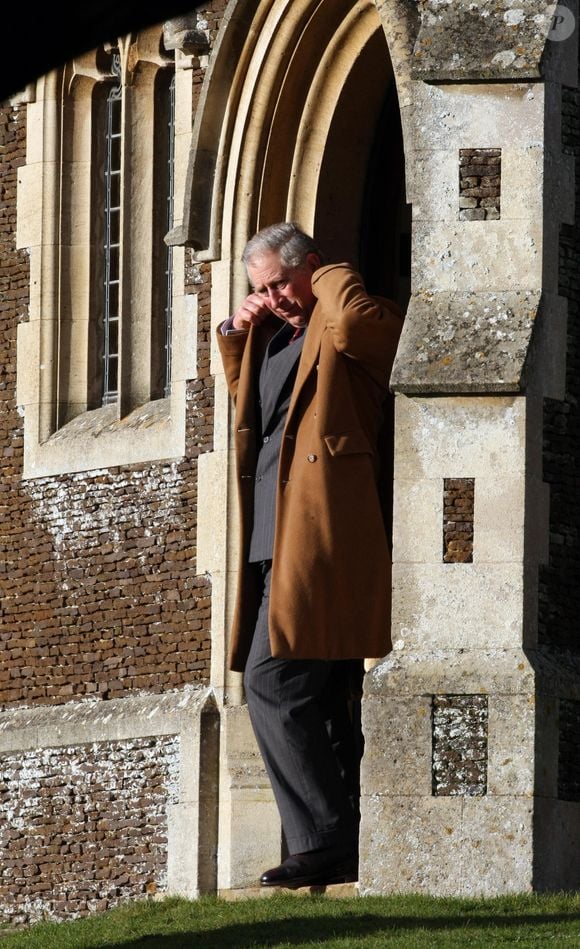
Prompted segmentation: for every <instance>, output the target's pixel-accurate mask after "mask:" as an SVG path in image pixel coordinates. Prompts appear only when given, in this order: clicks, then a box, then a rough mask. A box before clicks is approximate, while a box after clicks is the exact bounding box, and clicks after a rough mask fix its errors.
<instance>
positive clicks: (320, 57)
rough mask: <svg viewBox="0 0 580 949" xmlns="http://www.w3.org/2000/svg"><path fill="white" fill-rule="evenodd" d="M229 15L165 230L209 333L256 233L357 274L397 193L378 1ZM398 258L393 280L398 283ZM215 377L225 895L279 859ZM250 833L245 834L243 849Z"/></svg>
mask: <svg viewBox="0 0 580 949" xmlns="http://www.w3.org/2000/svg"><path fill="white" fill-rule="evenodd" d="M228 11H229V13H227V14H226V18H225V25H224V28H223V32H222V35H221V37H220V39H219V43H218V48H217V51H216V54H215V56H214V59H213V62H212V64H211V66H210V69H209V72H208V77H207V80H206V83H205V87H204V90H203V93H202V101H201V108H200V110H199V113H198V118H197V119H196V125H195V128H194V132H193V139H192V149H191V156H190V166H189V172H188V182H187V186H186V195H187V197H186V203H185V208H184V216H183V222H182V223H181V224H180V223H179V222H177V227H176V229H175V231H174V232H173V234H172V235H171V237H170V239H171V241H172V242H179V243H188V244H190V245H192V246H193V247H194V248H195V251H196V258H197V259H198V260H209V261H211V262H212V319H213V321H214V322H215V323H216V324H217V323H218V322H219V321H220V320H222V319H223V318H225V317H226V316H228V315H229V313H230V312H231V311H232V308H233V307H234V306H235V304H236V302H237V301H238V300H239V299H240V298H241V297H242V296H243V295H244V294H245V293H246V292H247V277H246V274H245V270H244V268H243V266H242V265H241V263H240V262H239V261H240V258H241V253H242V250H243V247H244V245H245V243H246V241H247V239H248V237H249V236H250V235H251V234H252V233H254V231H256V230H257V229H258V228H260V227H262V226H264V225H266V224H269V223H273V222H274V221H277V220H282V219H293V220H297V221H299V222H300V224H301V225H302V226H303V227H304V228H305V229H307V230H309V231H311V233H313V234H314V236H315V238H316V240H317V241H318V242H319V243H320V245H321V246H322V247H323V250H324V251H325V253H326V255H327V257H328V259H342V260H344V259H350V260H351V261H352V262H353V263H354V264H355V265H359V266H360V267H361V269H363V272H364V269H365V268H366V267H368V268H369V270H372V269H373V268H374V272H375V274H376V272H377V270H378V269H379V268H380V262H382V261H384V260H386V259H388V255H387V254H383V255H382V256H381V257H380V262H379V263H377V260H376V259H375V260H374V261H373V260H371V257H372V255H371V254H370V253H369V246H370V244H371V243H372V242H373V239H376V237H377V235H384V233H385V231H384V229H383V230H381V228H379V227H378V225H377V217H378V216H380V215H377V214H375V216H374V218H373V223H372V226H369V225H368V223H367V224H366V225H365V221H366V220H367V218H368V219H370V217H371V215H370V214H369V207H370V205H372V204H373V202H374V203H376V199H377V196H379V197H380V201H381V202H384V203H385V204H386V205H388V204H389V203H390V204H392V207H393V209H394V213H393V215H392V218H393V221H394V224H393V228H394V231H396V232H397V233H398V230H399V229H400V217H399V215H400V209H401V206H402V205H404V199H405V194H404V157H403V135H402V131H401V123H400V119H399V109H398V99H397V94H396V82H395V70H394V69H393V65H392V63H391V58H390V55H389V48H388V45H387V42H386V38H385V32H384V28H383V24H382V22H381V19H380V17H379V14H378V12H377V6H376V5H375V3H373V2H371V0H292V2H290V0H268V2H261V3H256V2H255V0H245V2H244V0H242V2H241V3H240V2H239V0H238V2H237V3H231V4H230V6H229V8H228ZM234 64H235V65H234ZM399 70H400V64H399ZM391 139H392V141H393V143H394V144H393V152H394V153H396V161H394V162H393V163H392V165H391V170H394V169H396V187H395V189H394V192H393V193H390V192H389V190H388V189H386V188H382V189H380V188H376V187H373V181H375V182H376V180H377V177H378V178H380V176H381V174H382V173H384V171H385V169H384V167H382V166H381V162H380V158H381V156H382V155H383V154H384V149H385V143H387V145H388V143H389V141H390V140H391ZM385 215H386V216H388V215H387V208H386V207H385ZM397 240H398V237H397ZM395 243H396V241H395V240H394V241H393V246H394V244H395ZM395 257H396V260H397V267H396V268H395V269H396V271H397V272H396V279H395V280H393V279H391V276H390V277H389V279H390V281H391V284H393V285H397V283H398V280H399V276H400V275H399V270H398V254H397V255H395ZM402 292H403V294H405V293H406V292H408V290H407V288H406V287H403V288H402ZM212 372H213V373H214V375H215V432H216V433H215V439H214V451H213V452H212V453H211V454H207V455H203V456H201V457H200V459H199V479H200V483H199V492H198V496H199V498H200V503H199V507H198V511H199V518H200V521H199V525H198V569H199V570H204V569H207V570H208V572H210V573H211V575H212V588H213V589H212V685H213V687H214V689H215V690H216V693H217V694H218V695H222V696H223V707H222V736H223V741H222V746H221V763H220V769H221V786H222V792H221V794H220V800H221V805H220V834H219V836H220V846H219V860H218V863H219V867H218V888H219V889H220V890H221V889H230V888H233V887H240V886H243V885H245V884H247V881H248V880H249V879H252V878H254V879H255V878H256V876H257V875H258V874H259V870H260V868H261V867H262V866H263V865H265V864H267V863H268V862H269V861H274V862H275V861H277V859H278V858H279V853H280V851H279V847H280V831H279V824H278V818H277V811H276V809H275V806H274V804H273V800H272V798H271V796H270V792H269V785H268V782H267V780H266V779H265V775H262V774H261V773H260V770H259V769H260V760H259V757H258V756H257V755H256V753H255V750H254V743H253V736H252V733H251V728H250V726H249V721H248V719H247V715H246V709H245V707H244V705H243V704H242V694H241V682H240V677H239V675H238V674H236V673H230V672H229V671H228V670H227V669H226V664H225V649H224V644H225V642H226V640H227V631H228V627H229V616H230V609H231V606H230V604H231V603H232V601H233V595H234V588H235V583H236V563H235V554H234V551H235V550H236V547H237V544H236V533H237V514H236V504H235V501H234V499H233V497H232V492H233V486H232V478H231V464H230V462H231V458H230V448H229V444H230V442H229V436H228V433H229V427H230V415H229V410H230V404H229V397H228V394H227V391H226V388H225V383H224V380H223V374H222V371H221V365H220V364H219V361H218V360H217V359H215V362H214V364H213V366H212ZM242 762H243V763H242ZM248 774H251V775H252V778H251V781H248V779H247V776H248ZM256 822H257V824H256ZM277 824H278V829H277V830H276V825H277ZM255 825H256V826H259V828H260V833H259V835H256V833H255V830H256V826H255ZM266 828H267V830H266ZM248 840H252V841H255V844H254V847H255V851H252V849H251V848H248ZM276 848H278V849H277V850H276Z"/></svg>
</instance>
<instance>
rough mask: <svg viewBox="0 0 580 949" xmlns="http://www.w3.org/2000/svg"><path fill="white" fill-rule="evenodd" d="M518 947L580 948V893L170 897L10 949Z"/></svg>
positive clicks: (29, 934) (21, 934) (45, 931)
mask: <svg viewBox="0 0 580 949" xmlns="http://www.w3.org/2000/svg"><path fill="white" fill-rule="evenodd" d="M321 945H323V946H326V947H328V949H369V947H383V946H385V947H389V949H390V947H400V949H438V947H441V949H453V947H456V946H467V947H470V949H478V947H482V949H483V947H485V949H495V947H498V946H514V945H515V946H518V947H519V949H531V947H534V949H540V947H541V949H545V947H556V949H557V947H566V949H572V947H580V893H574V894H565V893H561V894H545V895H525V896H510V897H497V898H495V899H488V900H484V899H471V900H465V899H461V900H460V899H443V898H441V899H434V898H430V897H426V896H408V895H405V896H387V897H378V896H370V897H352V898H350V897H349V898H347V899H329V898H327V897H325V896H324V895H317V896H293V895H287V894H282V893H276V894H275V895H274V896H272V897H270V898H267V899H253V900H252V899H249V900H240V901H238V902H225V901H223V900H219V899H217V898H216V897H203V898H201V899H199V900H194V901H190V900H182V899H174V898H168V899H165V900H161V901H159V902H136V903H130V904H128V905H125V906H122V907H119V908H117V909H115V910H111V911H110V912H108V913H103V914H102V915H96V916H91V917H88V918H85V919H78V920H72V921H70V922H62V923H38V924H36V925H34V926H31V927H29V928H28V929H26V930H20V931H18V932H13V933H7V932H6V931H4V934H3V935H1V936H0V946H1V947H2V949H113V947H116V949H120V947H121V949H206V947H207V949H252V947H253V949H258V947H265V946H268V947H272V949H314V947H317V946H321Z"/></svg>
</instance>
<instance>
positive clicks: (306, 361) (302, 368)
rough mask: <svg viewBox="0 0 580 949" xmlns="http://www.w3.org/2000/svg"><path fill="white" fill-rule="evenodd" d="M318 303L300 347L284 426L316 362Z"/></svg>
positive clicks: (319, 320)
mask: <svg viewBox="0 0 580 949" xmlns="http://www.w3.org/2000/svg"><path fill="white" fill-rule="evenodd" d="M320 310H321V308H320V304H317V306H316V307H315V309H314V312H313V314H312V318H311V320H310V323H309V324H308V330H307V332H306V335H305V337H304V345H303V347H302V356H301V359H300V362H299V363H298V372H297V373H296V381H295V383H294V388H293V390H292V398H291V399H290V405H289V407H288V416H287V420H286V428H287V429H288V428H290V426H291V424H292V420H293V417H294V414H295V411H296V405H297V403H298V400H299V398H300V393H301V391H302V388H303V386H304V383H305V382H306V380H307V379H308V377H309V375H310V373H311V372H312V371H313V370H314V369H315V367H316V364H317V362H318V357H319V353H320V342H321V339H322V331H323V329H324V325H323V321H322V316H321V312H320Z"/></svg>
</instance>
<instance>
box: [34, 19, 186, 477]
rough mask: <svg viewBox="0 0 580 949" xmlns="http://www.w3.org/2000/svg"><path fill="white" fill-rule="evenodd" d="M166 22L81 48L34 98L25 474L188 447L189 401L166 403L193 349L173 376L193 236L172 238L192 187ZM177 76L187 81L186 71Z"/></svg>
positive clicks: (179, 393)
mask: <svg viewBox="0 0 580 949" xmlns="http://www.w3.org/2000/svg"><path fill="white" fill-rule="evenodd" d="M163 35H164V34H163V29H162V27H160V26H157V27H152V28H150V29H149V30H145V31H143V32H142V33H140V34H138V35H136V36H129V37H124V38H119V39H118V40H116V41H114V42H111V43H110V44H107V45H106V46H103V47H101V48H100V49H98V50H96V51H94V52H92V53H89V54H86V55H84V56H81V57H79V58H78V59H76V60H74V61H73V62H72V63H69V64H67V66H66V67H64V68H63V69H62V70H59V71H55V72H54V73H51V74H49V76H47V77H44V79H43V80H40V81H39V83H38V84H37V90H36V94H37V99H36V101H35V102H33V103H30V104H29V106H28V110H29V111H28V116H29V124H28V150H27V163H26V166H25V167H24V168H23V169H22V179H21V182H20V190H19V199H18V200H19V205H18V214H19V244H20V246H27V247H29V249H30V254H31V272H32V274H33V283H32V287H33V292H32V293H31V301H30V320H29V323H28V324H23V325H22V326H21V328H20V329H21V332H20V333H19V335H20V340H19V348H20V353H21V354H22V359H19V368H18V371H19V387H20V396H19V402H20V404H21V405H22V406H23V408H24V415H25V477H26V476H32V477H34V476H35V475H37V474H46V473H52V472H59V471H66V470H88V468H90V467H92V466H97V467H100V466H102V465H105V464H119V463H132V462H133V461H137V460H153V459H158V458H163V457H167V456H170V457H175V455H177V454H180V453H182V451H183V447H182V439H183V437H184V411H185V410H184V405H183V406H180V407H179V410H178V411H177V410H176V406H175V404H172V405H171V406H169V404H166V403H169V402H171V401H172V400H175V398H176V397H179V398H180V399H182V401H183V402H184V399H185V394H184V378H183V369H184V367H183V357H182V356H181V357H180V362H179V367H178V368H179V378H178V380H177V383H178V384H177V385H176V373H175V365H173V363H174V359H172V356H173V354H175V352H176V348H175V346H174V345H173V334H174V333H175V332H176V331H177V330H176V313H175V305H176V288H177V287H178V286H180V285H182V280H176V272H175V268H176V266H177V267H182V266H183V249H182V248H170V247H168V246H167V245H166V243H165V241H164V237H165V235H166V234H167V232H168V231H169V230H170V229H171V227H172V226H173V223H174V210H175V206H176V201H182V199H183V198H182V194H177V193H176V180H177V179H176V162H177V164H179V161H180V160H181V165H182V166H185V164H186V160H184V158H183V155H181V157H180V155H179V154H176V118H175V116H176V109H175V103H176V96H177V95H178V88H177V80H176V62H175V61H176V56H178V55H179V54H178V52H175V51H174V50H167V49H166V48H165V46H164V43H163ZM180 81H181V83H182V85H181V87H180V88H181V89H182V90H186V86H185V85H184V84H185V83H186V82H187V72H186V70H185V69H183V70H181V71H180ZM189 81H191V80H189ZM189 112H190V108H189ZM182 141H183V142H186V141H187V142H189V139H188V138H186V136H182ZM182 151H183V146H182ZM184 178H185V175H184V174H183V173H182V174H181V177H180V179H179V180H180V181H183V180H184ZM39 207H40V208H41V213H40V214H38V208H39ZM32 211H34V212H36V213H35V214H32V213H30V212H32ZM180 276H181V274H180ZM35 278H38V283H35V282H34V279H35ZM36 288H37V290H38V292H35V289H36ZM181 293H183V291H181ZM179 329H180V330H181V332H183V326H181V327H179ZM180 350H182V351H183V346H182V345H181V344H180ZM25 352H26V357H25V356H24V354H25ZM31 357H32V359H31ZM31 367H32V368H31ZM190 377H191V376H190ZM147 407H148V408H147ZM139 413H141V415H143V417H145V416H146V417H147V423H146V428H147V438H146V439H143V438H142V437H140V435H139V431H138V430H139V424H140V423H139ZM152 419H153V421H152ZM155 419H157V420H158V423H159V424H158V425H157V426H156V425H155V424H154V421H155ZM95 436H98V437H97V438H95ZM176 439H178V440H179V443H180V445H181V451H179V450H178V446H177V444H176ZM65 442H66V446H65ZM87 447H90V451H88V452H87ZM65 448H66V450H65ZM27 462H28V463H27Z"/></svg>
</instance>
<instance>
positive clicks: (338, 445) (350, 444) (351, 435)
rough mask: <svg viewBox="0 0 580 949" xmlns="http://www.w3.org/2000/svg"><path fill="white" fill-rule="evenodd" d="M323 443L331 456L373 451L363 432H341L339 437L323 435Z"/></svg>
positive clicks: (370, 452)
mask: <svg viewBox="0 0 580 949" xmlns="http://www.w3.org/2000/svg"><path fill="white" fill-rule="evenodd" d="M324 441H325V442H326V447H327V448H328V450H329V452H330V454H331V455H355V454H359V453H361V452H368V453H369V454H371V455H372V453H373V450H372V448H371V445H370V443H369V440H368V438H367V437H366V435H365V434H364V432H342V433H341V434H340V435H325V436H324Z"/></svg>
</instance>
